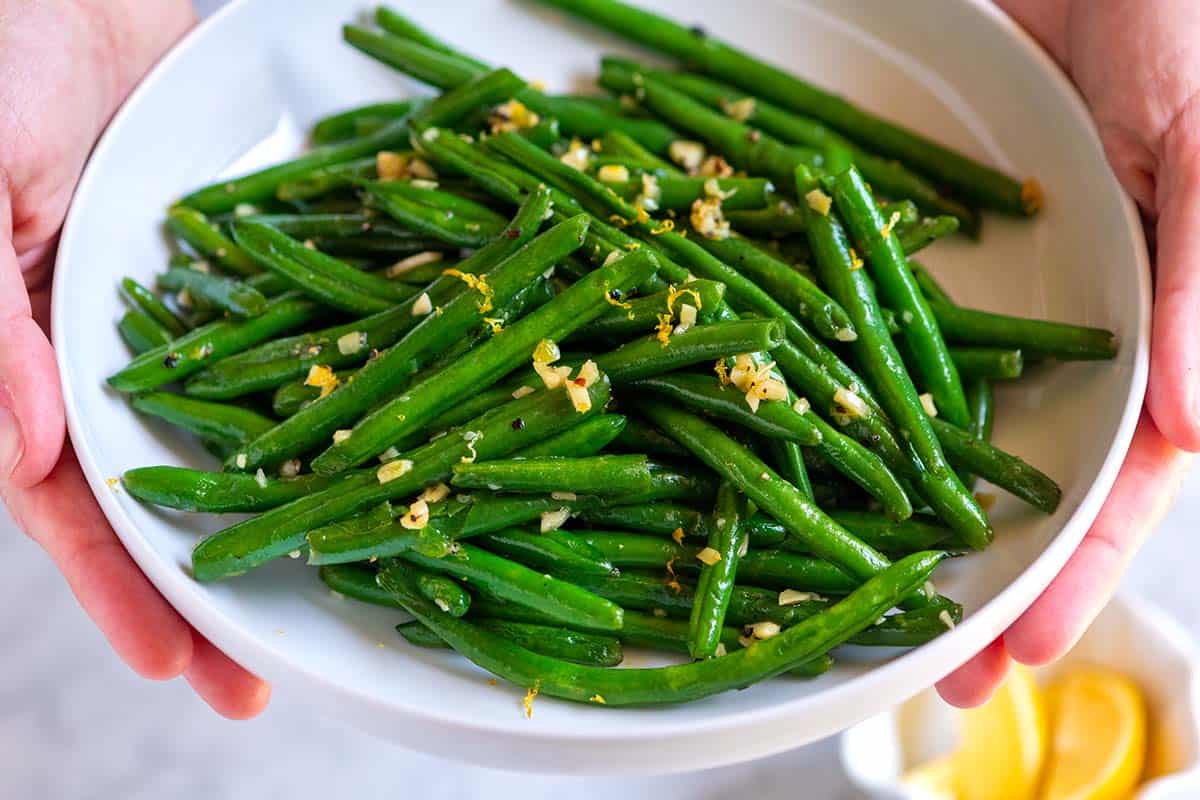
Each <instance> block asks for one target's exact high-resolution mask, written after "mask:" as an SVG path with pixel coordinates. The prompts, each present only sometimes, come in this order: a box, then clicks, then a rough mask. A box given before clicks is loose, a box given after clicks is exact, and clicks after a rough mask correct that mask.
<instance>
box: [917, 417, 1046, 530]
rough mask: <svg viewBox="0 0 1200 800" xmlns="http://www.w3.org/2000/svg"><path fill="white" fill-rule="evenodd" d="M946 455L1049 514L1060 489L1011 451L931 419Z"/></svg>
mask: <svg viewBox="0 0 1200 800" xmlns="http://www.w3.org/2000/svg"><path fill="white" fill-rule="evenodd" d="M930 422H931V423H932V425H933V429H934V430H935V431H936V432H937V436H938V440H939V441H940V442H941V443H942V447H944V448H945V451H946V457H947V458H949V459H950V460H951V461H952V462H954V463H955V464H960V465H962V466H963V467H965V468H967V469H968V470H970V471H971V472H973V473H975V474H976V475H978V476H979V477H981V478H983V479H984V480H986V481H988V482H990V483H994V484H996V485H997V486H999V487H1000V488H1002V489H1006V490H1008V491H1009V492H1012V493H1013V494H1014V495H1016V496H1017V497H1019V498H1021V499H1022V500H1024V501H1025V502H1026V503H1029V504H1030V505H1031V506H1033V507H1034V508H1037V509H1039V510H1041V511H1044V512H1046V513H1047V514H1053V513H1054V511H1055V509H1057V508H1058V503H1059V501H1060V500H1061V499H1062V489H1060V488H1059V486H1058V484H1057V483H1055V482H1054V481H1053V480H1052V479H1051V478H1050V477H1048V476H1047V475H1045V474H1044V473H1042V472H1041V471H1039V470H1038V469H1036V468H1034V467H1032V466H1030V465H1029V464H1028V463H1026V462H1025V461H1023V460H1021V459H1020V458H1017V457H1016V456H1014V455H1011V454H1009V453H1006V452H1004V451H1003V450H1001V449H1000V448H998V447H994V446H993V445H991V444H989V443H988V442H986V441H984V440H982V439H977V438H975V434H974V433H972V432H970V431H965V430H963V429H962V428H959V427H958V426H956V425H951V424H950V423H949V422H946V421H945V420H942V419H937V418H934V419H931V420H930Z"/></svg>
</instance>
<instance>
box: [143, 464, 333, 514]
mask: <svg viewBox="0 0 1200 800" xmlns="http://www.w3.org/2000/svg"><path fill="white" fill-rule="evenodd" d="M343 480H345V478H343V477H335V478H327V477H325V476H324V475H314V474H311V473H310V474H304V475H297V476H296V477H294V478H267V477H265V476H264V477H263V478H262V479H261V480H260V479H258V478H257V477H255V476H254V475H240V474H237V473H230V472H205V471H203V470H196V469H186V468H184V467H167V466H164V467H138V468H137V469H131V470H128V471H126V472H125V474H124V475H122V476H121V485H122V486H123V487H124V488H125V491H127V492H129V496H130V497H133V498H134V499H136V500H140V501H142V502H143V503H153V504H154V505H156V506H163V507H164V508H175V509H179V510H180V511H199V512H203V513H208V514H226V513H238V512H246V513H250V512H257V511H266V510H267V509H271V508H275V507H276V506H281V505H283V504H285V503H289V502H291V501H292V500H297V499H299V498H302V497H306V496H308V495H310V494H314V493H316V492H320V491H323V490H325V489H328V488H330V487H331V486H335V485H336V484H338V483H340V482H341V481H343Z"/></svg>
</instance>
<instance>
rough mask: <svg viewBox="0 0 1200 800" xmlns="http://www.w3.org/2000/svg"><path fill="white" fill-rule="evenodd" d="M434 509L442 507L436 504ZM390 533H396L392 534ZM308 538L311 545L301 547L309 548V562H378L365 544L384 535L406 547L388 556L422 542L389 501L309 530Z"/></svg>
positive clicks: (380, 538) (399, 548) (389, 554)
mask: <svg viewBox="0 0 1200 800" xmlns="http://www.w3.org/2000/svg"><path fill="white" fill-rule="evenodd" d="M434 508H439V507H438V506H434ZM431 513H432V511H431ZM398 530H399V531H403V533H398ZM389 534H394V535H393V536H389ZM305 538H306V539H307V540H308V543H309V546H308V547H307V548H301V549H302V550H303V549H307V550H308V563H309V564H327V563H331V562H332V563H338V562H344V561H374V560H375V559H376V558H377V556H376V555H375V553H374V551H373V549H372V548H371V547H368V546H364V545H365V543H366V542H374V541H378V540H382V539H384V538H394V539H396V540H401V539H402V540H403V542H404V545H405V546H404V547H398V548H396V549H395V552H390V553H388V554H387V555H388V556H393V555H397V554H398V553H400V552H403V550H404V549H407V548H408V547H415V546H417V545H418V544H419V542H418V540H419V535H418V534H417V533H414V532H413V531H410V530H408V529H406V528H402V527H401V526H400V525H397V524H396V514H395V510H394V509H393V508H392V504H391V503H390V502H389V501H387V500H385V501H383V502H382V503H378V504H376V505H373V506H371V507H370V508H367V509H366V510H365V511H359V512H357V513H354V514H351V515H350V516H348V517H344V518H342V519H339V520H335V521H334V522H330V523H328V524H326V525H319V526H318V527H316V528H313V529H312V530H311V531H309V532H308V534H307V536H306V537H305ZM313 543H317V544H324V545H325V547H326V552H336V553H337V554H338V558H335V559H330V558H327V557H326V554H325V553H323V552H321V551H320V550H319V549H318V548H317V547H316V546H315V545H314V544H313ZM355 545H357V546H358V549H357V551H354V550H352V548H353V547H354V546H355Z"/></svg>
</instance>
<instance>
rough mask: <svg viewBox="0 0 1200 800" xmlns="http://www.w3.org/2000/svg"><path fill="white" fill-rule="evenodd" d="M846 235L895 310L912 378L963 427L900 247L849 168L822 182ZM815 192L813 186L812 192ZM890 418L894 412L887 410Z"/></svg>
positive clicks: (953, 380)
mask: <svg viewBox="0 0 1200 800" xmlns="http://www.w3.org/2000/svg"><path fill="white" fill-rule="evenodd" d="M827 185H828V186H829V187H830V188H831V189H832V191H833V201H834V205H835V206H836V208H837V210H838V213H839V215H840V216H841V218H842V220H843V221H844V223H845V225H846V229H847V231H848V232H849V233H850V235H851V237H852V238H853V239H854V241H855V242H856V243H857V244H858V246H859V247H860V248H862V250H863V255H864V258H865V259H866V263H867V270H868V272H869V273H870V275H871V278H872V279H874V282H875V286H876V288H877V290H878V295H879V299H880V301H881V302H882V303H884V304H886V305H888V306H889V307H891V308H892V309H894V310H895V311H896V312H897V314H898V321H899V323H900V329H901V332H902V333H901V335H902V336H903V338H904V344H905V347H906V349H907V351H908V352H909V353H911V354H912V359H911V360H912V362H913V364H912V366H913V367H914V371H915V372H916V376H917V378H919V379H920V381H921V382H922V383H923V384H924V386H925V388H926V390H927V391H928V392H929V393H930V394H931V395H933V400H934V403H935V404H936V405H937V408H938V412H939V413H940V414H941V415H943V416H944V417H945V418H946V419H947V420H949V421H950V422H952V423H954V424H955V425H966V424H967V420H968V416H967V400H966V396H965V395H964V394H963V388H962V382H961V381H960V380H959V377H958V370H957V369H956V368H955V366H954V361H953V360H952V359H951V358H950V352H949V350H948V348H947V347H946V342H945V340H944V339H943V338H942V332H941V331H940V330H939V329H938V324H937V322H936V321H934V318H933V312H932V311H931V310H930V308H929V304H928V302H927V301H926V300H925V297H924V296H923V295H922V294H921V289H920V287H918V286H917V282H916V279H915V278H914V277H913V274H912V271H911V270H910V269H909V267H908V262H907V260H906V258H905V254H904V250H903V249H902V248H901V246H900V243H899V241H898V239H897V237H895V236H892V235H891V227H890V226H889V224H888V220H886V219H884V217H883V215H882V214H881V213H880V212H879V207H878V206H876V205H875V200H874V198H873V197H872V196H871V190H870V189H869V188H868V187H867V184H866V182H865V181H863V178H862V175H861V174H860V173H859V172H858V170H857V169H855V168H854V167H853V166H852V167H851V168H850V169H849V170H847V171H845V172H843V173H840V174H839V175H837V176H835V177H833V178H832V179H831V180H830V181H829V183H828V184H827ZM814 191H819V190H814ZM892 414H893V416H894V415H895V411H894V410H893V411H892Z"/></svg>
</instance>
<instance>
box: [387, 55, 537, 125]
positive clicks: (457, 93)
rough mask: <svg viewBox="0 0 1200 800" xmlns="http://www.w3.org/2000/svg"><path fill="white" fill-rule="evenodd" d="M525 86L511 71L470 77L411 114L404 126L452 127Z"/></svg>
mask: <svg viewBox="0 0 1200 800" xmlns="http://www.w3.org/2000/svg"><path fill="white" fill-rule="evenodd" d="M524 86H525V82H524V81H523V80H521V79H520V78H518V77H517V76H516V75H514V74H513V73H512V71H511V70H508V69H505V68H503V67H501V68H500V69H497V70H493V71H491V72H485V73H483V74H480V75H477V76H475V77H473V78H472V79H471V80H469V81H467V82H466V83H463V84H460V85H458V86H455V87H454V88H453V89H450V90H448V91H446V92H445V93H444V94H442V95H441V96H440V97H438V98H436V99H435V100H433V102H431V103H429V105H427V106H425V107H424V108H422V109H421V110H420V111H417V112H416V113H414V114H413V115H412V116H411V117H410V118H409V121H408V124H409V125H410V126H412V127H413V128H414V129H415V130H424V129H425V128H430V127H435V128H440V127H452V126H454V125H456V124H457V123H458V122H459V121H460V120H462V118H463V117H465V116H467V115H468V114H470V113H471V112H473V111H475V110H476V109H478V108H481V107H485V106H494V105H496V104H497V103H499V102H501V101H502V100H506V99H508V98H509V97H511V96H512V95H514V94H515V93H516V92H518V91H520V90H521V89H522V88H524Z"/></svg>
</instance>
